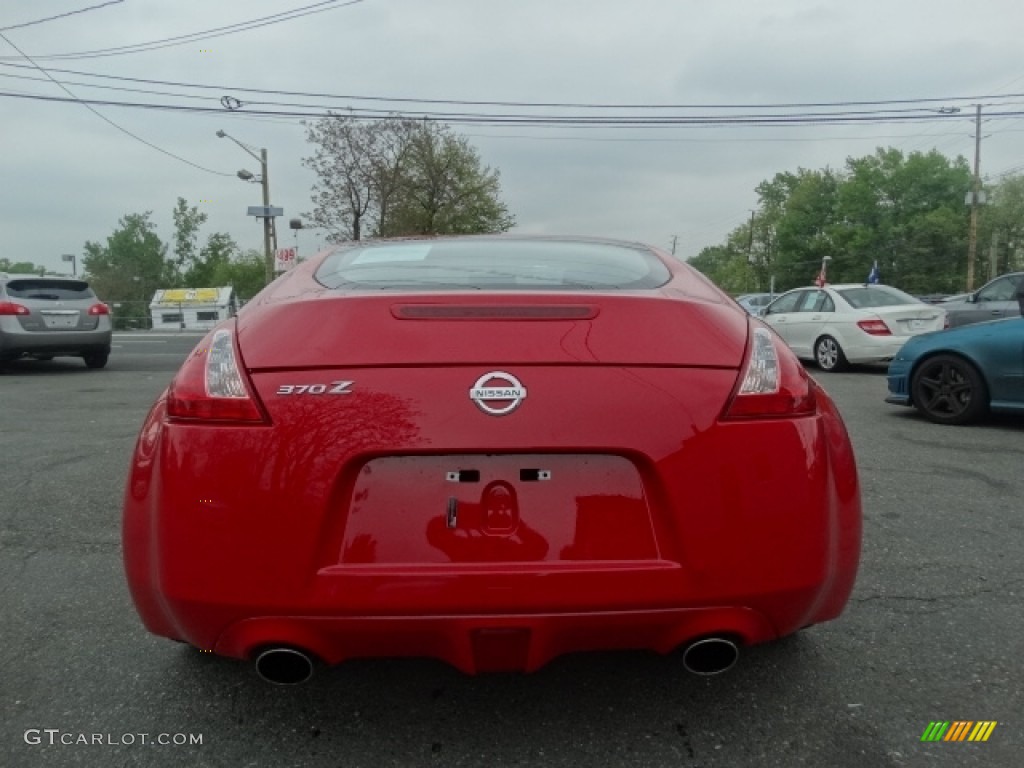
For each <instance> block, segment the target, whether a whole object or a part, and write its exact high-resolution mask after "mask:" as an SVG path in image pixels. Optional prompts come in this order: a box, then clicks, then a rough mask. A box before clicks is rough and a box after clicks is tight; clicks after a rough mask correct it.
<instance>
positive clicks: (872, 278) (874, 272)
mask: <svg viewBox="0 0 1024 768" xmlns="http://www.w3.org/2000/svg"><path fill="white" fill-rule="evenodd" d="M881 279H882V273H881V272H879V271H878V262H877V261H876V262H875V265H874V266H873V267H871V271H870V272H868V282H869V283H877V282H879V281H880V280H881Z"/></svg>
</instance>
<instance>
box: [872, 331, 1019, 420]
mask: <svg viewBox="0 0 1024 768" xmlns="http://www.w3.org/2000/svg"><path fill="white" fill-rule="evenodd" d="M888 379H889V396H888V397H886V398H885V402H887V403H893V404H895V405H912V406H914V407H915V408H917V410H918V411H920V412H921V413H922V414H924V415H925V417H926V418H928V419H930V420H931V421H934V422H935V423H936V424H967V423H968V422H971V421H975V420H977V419H978V418H980V417H981V416H983V415H984V414H985V413H987V412H988V411H997V412H1003V413H1021V414H1024V317H1018V318H1012V319H1007V320H994V321H992V322H988V323H975V324H973V325H965V326H961V327H959V328H951V329H949V330H945V331H937V332H935V333H924V334H921V335H920V336H914V337H913V338H912V339H910V340H909V341H908V342H907V343H906V344H904V345H903V347H902V348H901V349H900V351H899V352H898V353H897V354H896V357H895V358H894V359H893V361H892V362H891V363H890V364H889V373H888Z"/></svg>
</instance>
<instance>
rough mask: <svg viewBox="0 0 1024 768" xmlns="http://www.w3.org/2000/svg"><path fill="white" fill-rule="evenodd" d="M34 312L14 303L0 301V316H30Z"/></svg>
mask: <svg viewBox="0 0 1024 768" xmlns="http://www.w3.org/2000/svg"><path fill="white" fill-rule="evenodd" d="M30 314H32V311H31V310H30V309H29V308H28V307H26V306H23V305H21V304H15V303H14V302H13V301H0V315H30Z"/></svg>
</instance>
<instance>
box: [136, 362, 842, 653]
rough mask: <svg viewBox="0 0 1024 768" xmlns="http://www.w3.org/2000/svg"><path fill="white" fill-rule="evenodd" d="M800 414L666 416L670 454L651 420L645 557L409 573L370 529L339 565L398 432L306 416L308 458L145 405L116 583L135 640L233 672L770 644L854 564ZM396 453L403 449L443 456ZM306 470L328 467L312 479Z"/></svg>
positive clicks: (597, 442) (833, 444)
mask: <svg viewBox="0 0 1024 768" xmlns="http://www.w3.org/2000/svg"><path fill="white" fill-rule="evenodd" d="M538 375H539V374H538ZM651 375H653V374H651ZM648 400H650V398H648ZM624 402H627V401H624ZM819 406H820V410H819V413H818V414H817V415H816V416H814V417H808V418H802V419H798V420H775V421H765V422H758V423H750V422H746V423H720V422H715V421H714V420H712V421H711V422H709V423H707V424H703V423H700V424H695V423H693V422H690V423H689V424H688V425H687V424H686V423H685V421H684V420H683V419H680V420H679V421H678V424H677V423H673V424H671V425H669V426H670V428H671V429H670V430H669V436H670V437H671V438H672V439H671V440H669V441H667V442H665V443H659V442H657V439H656V438H655V437H654V436H653V433H654V432H655V431H656V430H654V429H653V428H652V430H651V433H652V435H651V436H649V437H648V442H647V444H646V450H645V451H639V450H633V451H629V452H627V451H620V452H619V454H618V455H620V456H623V457H625V458H628V460H629V461H630V462H631V463H632V464H633V465H635V466H636V467H637V472H638V475H639V477H641V478H642V481H643V489H644V494H645V497H646V498H647V499H649V503H650V510H651V524H652V526H653V531H654V536H655V541H656V550H655V551H654V553H653V555H651V554H650V553H648V552H646V551H644V550H641V554H640V555H638V556H636V557H633V558H632V559H625V557H626V556H625V555H622V557H623V559H618V560H596V559H593V557H591V556H588V557H587V559H577V560H568V559H564V558H568V557H569V556H570V555H560V556H559V557H560V558H563V559H559V558H557V557H555V556H554V554H552V553H555V552H559V553H560V552H563V551H564V549H563V544H562V543H561V542H558V541H556V539H555V538H554V537H553V536H551V535H547V536H546V537H545V539H546V541H547V542H548V544H549V545H551V546H549V548H548V550H547V551H548V553H549V554H548V556H547V557H548V559H547V560H544V559H543V558H541V557H538V558H535V559H526V560H524V561H521V562H502V563H470V562H465V561H463V562H444V561H438V562H433V563H415V564H411V563H401V562H396V561H395V560H394V559H391V560H389V561H387V562H381V559H382V551H383V544H381V545H380V546H376V545H375V542H374V541H373V538H374V537H373V534H372V532H368V533H366V535H365V536H362V537H361V538H360V541H359V544H360V546H362V547H364V548H365V551H367V552H373V551H374V549H375V548H376V550H377V557H376V558H375V557H374V556H372V555H369V556H367V557H365V558H364V562H357V561H356V559H355V558H351V557H348V558H346V557H343V556H342V553H346V552H349V549H348V548H347V547H346V546H345V543H346V542H347V541H348V540H347V539H346V535H347V533H350V532H351V530H352V525H351V517H352V515H351V504H350V500H351V499H352V497H353V491H354V489H357V488H358V487H359V486H358V482H359V477H360V476H361V474H362V472H363V470H364V469H365V468H366V467H369V466H371V464H372V462H374V461H375V459H376V458H378V457H380V456H382V455H391V454H390V453H388V452H386V451H385V448H386V447H391V446H393V444H394V442H393V441H394V438H395V435H393V434H388V433H378V432H376V431H373V429H375V428H372V429H371V428H370V427H367V426H366V425H365V424H358V423H355V422H353V421H352V420H351V419H349V420H343V419H340V418H339V419H338V420H336V421H331V422H329V423H328V422H325V423H322V424H317V425H316V428H318V429H321V428H322V429H326V430H327V431H328V433H329V434H330V435H331V437H332V440H331V442H330V445H332V446H335V448H334V449H333V450H336V451H338V452H339V453H338V455H325V453H324V450H325V449H323V448H321V449H320V450H312V449H310V450H308V451H304V450H303V445H304V444H303V435H305V434H307V432H308V431H309V430H310V429H312V428H313V427H312V426H307V427H306V428H304V432H303V433H302V434H299V433H292V434H286V435H283V436H281V435H280V434H279V432H278V430H277V429H276V428H271V427H248V428H243V429H239V428H230V427H216V426H185V425H181V424H173V423H167V422H166V420H165V419H164V413H163V405H162V403H158V404H157V406H156V407H155V408H154V410H153V412H152V413H151V414H150V416H149V418H148V420H147V422H146V424H145V426H144V428H143V431H142V434H141V436H140V438H139V443H138V446H137V448H136V454H135V459H134V463H133V466H132V471H131V473H130V477H129V483H128V488H127V491H126V496H125V517H124V534H123V535H124V557H125V567H126V572H127V577H128V583H129V587H130V589H131V592H132V596H133V598H134V600H135V604H136V607H137V609H138V611H139V613H140V615H141V616H142V618H143V620H144V622H145V624H146V626H147V627H148V628H149V629H150V630H151V631H152V632H154V633H156V634H159V635H165V636H168V637H173V638H175V639H180V640H185V641H187V642H189V643H191V644H193V645H195V646H198V647H201V648H204V649H212V650H215V651H216V652H218V653H221V654H224V655H228V656H233V657H238V658H251V657H252V656H253V655H254V653H256V652H257V651H258V650H259V649H260V648H261V647H264V646H268V645H292V646H297V647H300V648H303V649H306V650H308V651H310V652H312V653H314V654H316V655H317V656H319V657H320V658H322V659H323V660H325V661H327V662H329V663H336V662H338V661H341V660H343V659H347V658H354V657H360V656H410V655H414V656H429V657H435V658H439V659H443V660H445V661H448V662H449V663H451V664H453V665H455V666H456V667H458V668H459V669H462V670H464V671H467V672H475V671H483V670H491V669H506V668H507V669H526V670H529V669H536V668H537V667H538V666H541V665H542V664H544V663H545V662H546V661H548V660H550V659H551V658H553V657H554V656H557V655H559V654H562V653H567V652H571V651H581V650H599V649H616V648H635V649H650V650H654V651H658V652H666V651H669V650H672V649H673V648H675V647H677V646H679V645H681V644H684V643H687V642H689V641H691V640H693V639H695V638H697V637H700V636H705V635H711V634H714V635H732V636H734V637H735V638H736V639H737V640H739V641H740V642H742V643H747V644H749V643H757V642H762V641H766V640H770V639H772V638H775V637H779V636H783V635H786V634H789V633H791V632H793V631H796V630H797V629H799V628H801V627H803V626H806V625H809V624H814V623H818V622H822V621H826V620H829V619H833V618H835V617H836V616H838V615H839V614H840V613H841V611H842V609H843V607H844V605H845V603H846V601H847V599H848V597H849V594H850V592H851V590H852V588H853V583H854V579H855V576H856V572H857V564H858V561H859V554H860V541H861V509H860V496H859V487H858V481H857V476H856V468H855V465H854V461H853V456H852V453H851V450H850V444H849V441H848V438H847V436H846V432H845V428H844V427H843V425H842V422H841V420H840V418H839V416H838V413H837V412H836V411H835V409H834V406H833V405H832V404H831V402H830V401H829V400H828V399H827V396H824V394H821V395H820V397H819ZM637 407H648V403H646V402H641V403H640V404H639V405H638V406H637ZM694 412H697V410H696V409H695V411H694ZM684 415H687V414H685V413H684ZM391 416H392V418H393V416H394V414H391ZM312 423H313V422H309V424H312ZM487 423H488V424H490V423H491V422H487ZM499 423H500V424H508V425H509V426H508V427H501V428H499V427H493V428H492V429H493V434H494V435H497V437H493V438H492V439H493V445H494V448H493V449H492V450H491V451H489V453H488V455H495V454H501V453H505V452H514V447H513V446H512V445H502V437H501V434H502V433H501V432H500V431H499V429H508V430H509V440H512V439H513V437H515V438H516V440H515V442H516V444H517V445H522V444H523V443H522V437H521V436H518V435H513V434H512V430H513V429H518V428H517V427H514V426H513V425H514V422H499ZM574 423H575V422H574ZM605 426H606V425H603V424H600V423H589V422H583V421H580V422H579V424H578V426H577V427H575V430H576V435H575V438H576V442H575V444H574V445H573V447H572V453H577V454H584V453H587V452H591V453H594V454H599V455H608V454H610V453H613V452H612V451H611V450H610V449H609V448H608V445H607V442H606V441H605V436H606V435H607V431H606V430H604V429H603V427H605ZM532 428H533V429H534V430H536V427H532ZM345 429H351V430H352V432H351V433H350V434H349V435H347V434H346V433H345V431H344V430H345ZM622 433H623V434H628V432H625V431H623V432H622ZM633 433H635V430H633ZM428 434H430V435H433V436H435V437H434V440H435V441H437V438H436V435H438V434H440V431H439V430H434V431H431V432H428ZM535 434H545V433H541V432H536V431H535ZM357 438H358V440H357ZM278 439H284V440H285V441H286V442H284V443H275V442H274V441H275V440H278ZM311 439H312V438H311ZM378 439H379V440H381V441H383V442H382V444H381V445H380V446H378V445H377V444H376V442H375V441H376V440H378ZM406 439H407V440H409V441H410V443H409V444H408V445H407V447H406V450H407V453H408V454H409V455H416V453H420V454H421V455H423V454H424V453H428V452H429V455H432V456H433V455H442V454H440V452H438V451H437V446H436V444H435V443H430V442H426V440H424V443H423V444H422V445H419V444H416V443H415V442H412V440H413V438H412V437H407V438H406ZM317 445H318V446H323V445H326V444H325V443H322V442H320V441H319V438H318V439H317ZM446 445H449V446H451V451H452V452H453V453H464V452H466V451H467V446H466V445H465V444H454V440H453V439H452V440H449V441H447V443H446ZM346 446H347V447H346ZM737 446H744V448H743V449H742V453H743V455H738V454H737ZM530 449H531V451H532V452H543V451H544V450H545V449H544V446H543V445H540V446H538V445H537V443H536V442H535V443H533V444H532V445H531V446H530ZM548 450H549V451H551V449H550V448H549V449H548ZM563 450H564V447H563ZM345 451H347V453H345ZM552 453H553V455H554V452H552ZM342 454H344V455H342ZM254 456H260V457H262V459H261V461H260V462H258V463H256V462H254V461H253V457H254ZM325 465H326V466H329V467H337V468H341V469H340V470H336V471H337V474H336V476H334V477H333V479H332V480H331V481H330V482H326V483H325V482H324V480H323V478H324V477H330V476H332V473H331V472H329V471H325ZM229 478H230V479H231V480H232V481H231V482H230V483H226V482H225V479H229ZM371 493H376V491H373V490H372V489H371ZM610 503H614V502H610ZM436 514H437V516H438V518H439V519H441V518H442V517H443V509H439V510H438V511H437V513H436ZM577 522H578V521H577ZM421 523H422V520H421ZM424 527H425V526H423V525H422V524H421V525H420V526H419V528H417V527H415V526H410V528H409V535H410V536H423V535H424ZM570 532H571V531H570ZM350 543H353V544H354V543H355V542H350ZM613 554H614V553H613ZM574 556H578V554H577V555H574ZM502 649H504V650H502Z"/></svg>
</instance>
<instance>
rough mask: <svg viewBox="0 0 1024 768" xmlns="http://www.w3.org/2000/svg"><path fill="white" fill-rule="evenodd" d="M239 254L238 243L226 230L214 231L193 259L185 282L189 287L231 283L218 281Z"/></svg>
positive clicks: (207, 286) (217, 285)
mask: <svg viewBox="0 0 1024 768" xmlns="http://www.w3.org/2000/svg"><path fill="white" fill-rule="evenodd" d="M237 254H238V244H237V243H236V242H235V241H234V239H233V238H232V237H231V236H230V235H228V234H225V233H224V232H214V233H213V234H211V235H210V236H209V237H207V238H206V245H204V246H203V247H202V249H201V250H200V251H199V255H198V256H197V257H195V258H194V259H192V262H191V266H190V267H189V269H188V271H187V272H186V273H185V275H184V284H185V285H186V286H188V287H189V288H212V287H219V286H221V285H228V284H229V283H223V282H217V280H218V278H219V276H221V275H224V274H226V273H225V269H224V268H225V267H226V266H227V265H229V264H231V263H232V259H233V258H234V257H235V256H236V255H237Z"/></svg>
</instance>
